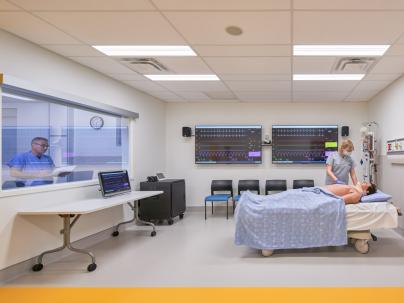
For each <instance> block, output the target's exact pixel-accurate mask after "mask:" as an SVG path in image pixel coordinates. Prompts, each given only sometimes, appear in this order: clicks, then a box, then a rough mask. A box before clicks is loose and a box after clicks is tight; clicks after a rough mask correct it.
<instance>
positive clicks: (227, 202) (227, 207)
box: [226, 200, 229, 220]
mask: <svg viewBox="0 0 404 303" xmlns="http://www.w3.org/2000/svg"><path fill="white" fill-rule="evenodd" d="M226 219H227V220H228V219H229V200H227V201H226Z"/></svg>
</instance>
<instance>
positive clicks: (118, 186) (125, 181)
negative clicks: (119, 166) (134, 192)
mask: <svg viewBox="0 0 404 303" xmlns="http://www.w3.org/2000/svg"><path fill="white" fill-rule="evenodd" d="M98 181H99V182H100V186H101V193H102V196H103V197H104V198H106V197H112V196H115V195H120V194H124V193H128V192H130V191H131V187H130V182H129V176H128V171H126V170H117V171H105V172H99V173H98Z"/></svg>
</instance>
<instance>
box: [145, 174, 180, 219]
mask: <svg viewBox="0 0 404 303" xmlns="http://www.w3.org/2000/svg"><path fill="white" fill-rule="evenodd" d="M140 190H161V191H163V192H164V193H163V194H161V195H158V196H154V197H150V198H147V199H143V200H140V201H139V217H140V219H141V220H144V221H152V220H159V221H161V220H167V221H168V224H170V225H171V224H173V223H174V221H173V218H175V217H177V216H179V217H180V219H182V218H183V216H184V212H185V208H186V207H185V180H183V179H167V180H161V181H158V182H140Z"/></svg>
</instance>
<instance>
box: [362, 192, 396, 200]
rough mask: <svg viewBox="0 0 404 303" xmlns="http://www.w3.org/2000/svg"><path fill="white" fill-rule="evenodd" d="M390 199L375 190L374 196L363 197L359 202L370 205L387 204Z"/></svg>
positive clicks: (389, 196) (388, 196)
mask: <svg viewBox="0 0 404 303" xmlns="http://www.w3.org/2000/svg"><path fill="white" fill-rule="evenodd" d="M391 198H392V196H391V195H388V194H385V193H384V192H382V191H380V190H377V191H376V192H375V193H374V194H371V195H367V196H363V197H362V198H361V202H364V203H371V202H387V201H389V200H390V199H391Z"/></svg>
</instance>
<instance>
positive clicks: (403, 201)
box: [369, 77, 404, 228]
mask: <svg viewBox="0 0 404 303" xmlns="http://www.w3.org/2000/svg"><path fill="white" fill-rule="evenodd" d="M369 119H370V120H371V121H376V122H377V123H378V124H379V127H378V135H377V137H378V138H379V146H380V150H381V153H380V154H381V155H380V157H379V169H378V171H379V174H378V177H379V178H378V183H379V186H380V187H381V188H382V189H383V190H384V191H386V192H388V193H391V194H392V195H393V201H394V203H395V204H397V205H398V206H400V207H401V208H402V209H404V182H403V180H404V165H397V164H392V163H389V162H388V161H387V157H386V141H387V140H391V139H397V138H404V124H403V120H404V77H401V78H400V79H398V80H396V81H395V82H394V83H393V84H392V85H390V86H389V87H388V88H386V89H385V90H383V91H382V92H381V93H380V94H378V95H377V96H375V97H374V98H373V99H372V100H371V102H369ZM399 225H400V227H401V228H404V218H402V217H401V218H399Z"/></svg>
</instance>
